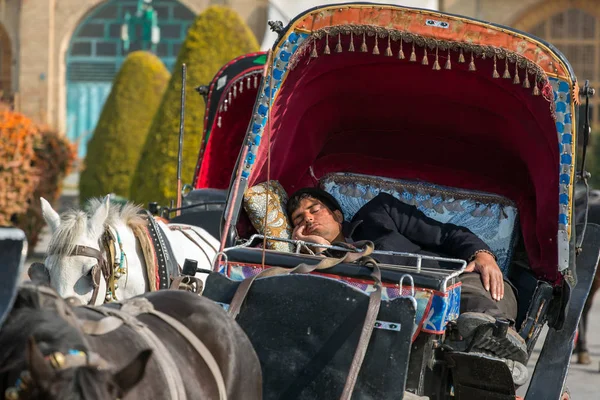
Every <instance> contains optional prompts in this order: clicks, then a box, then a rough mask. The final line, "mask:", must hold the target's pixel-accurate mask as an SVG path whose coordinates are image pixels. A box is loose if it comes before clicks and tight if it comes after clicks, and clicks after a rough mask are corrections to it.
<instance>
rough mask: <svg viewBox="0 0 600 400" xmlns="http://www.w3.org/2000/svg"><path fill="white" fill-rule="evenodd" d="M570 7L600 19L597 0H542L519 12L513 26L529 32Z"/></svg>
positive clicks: (599, 3)
mask: <svg viewBox="0 0 600 400" xmlns="http://www.w3.org/2000/svg"><path fill="white" fill-rule="evenodd" d="M569 8H578V9H580V10H583V11H585V12H587V13H589V14H592V15H594V16H595V17H596V18H598V19H600V2H598V1H596V0H541V1H539V2H538V3H537V4H534V5H533V6H531V7H529V8H528V9H527V10H525V11H524V12H523V13H521V14H519V15H518V16H517V17H516V18H515V21H514V22H513V23H512V24H511V26H512V27H514V28H516V29H519V30H522V31H525V32H529V31H530V30H531V29H533V28H534V27H535V26H537V25H538V24H540V23H542V22H544V21H547V20H548V19H550V18H551V17H552V16H554V15H556V14H559V13H561V12H563V11H565V10H568V9H569Z"/></svg>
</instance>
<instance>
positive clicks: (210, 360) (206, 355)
mask: <svg viewBox="0 0 600 400" xmlns="http://www.w3.org/2000/svg"><path fill="white" fill-rule="evenodd" d="M147 313H148V314H152V315H154V316H156V317H158V318H160V319H162V320H163V321H164V322H166V323H167V324H169V325H171V326H172V327H173V328H174V329H175V330H177V332H179V333H180V334H181V335H182V336H183V337H184V338H185V339H186V340H187V341H188V343H189V344H190V345H192V347H193V348H194V350H196V352H197V353H198V354H199V355H200V357H202V359H203V360H204V362H205V363H206V365H207V366H208V369H209V370H210V372H211V373H212V375H213V378H214V379H215V382H216V383H217V389H218V391H219V400H227V388H226V386H225V379H223V374H221V369H220V368H219V364H218V363H217V360H215V358H214V357H213V355H212V353H211V352H210V350H209V349H208V348H207V347H206V346H205V345H204V343H202V341H201V340H200V339H198V337H197V336H196V335H194V334H193V333H192V332H191V331H190V330H189V329H188V328H187V327H186V326H185V325H183V324H182V323H181V322H179V321H178V320H176V319H175V318H173V317H171V316H170V315H167V314H165V313H162V312H160V311H157V310H153V311H151V312H147Z"/></svg>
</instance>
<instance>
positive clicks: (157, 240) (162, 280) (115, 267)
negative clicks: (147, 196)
mask: <svg viewBox="0 0 600 400" xmlns="http://www.w3.org/2000/svg"><path fill="white" fill-rule="evenodd" d="M146 213H147V212H146ZM147 220H148V234H149V236H150V238H151V241H152V245H153V247H154V251H155V253H156V267H157V269H158V276H159V289H168V288H169V286H170V283H171V280H173V279H176V278H177V277H178V276H179V265H178V264H177V261H176V259H175V254H174V252H173V249H172V248H171V246H170V245H169V242H168V241H167V240H166V237H165V233H164V232H163V230H162V229H161V227H160V226H159V225H158V224H157V223H156V221H155V219H154V217H153V216H152V215H151V214H149V213H147ZM138 240H139V239H138ZM120 245H121V241H120V238H119V237H118V233H117V237H115V235H113V234H112V232H111V230H110V228H107V229H106V230H105V231H104V233H103V234H102V236H101V238H100V246H101V247H104V250H105V251H106V253H107V254H108V255H109V257H108V259H107V258H105V257H104V254H103V253H102V251H100V250H97V249H95V248H93V247H89V246H84V245H76V246H75V247H74V248H73V251H71V253H69V254H68V255H69V256H83V257H90V258H95V259H96V261H97V263H96V264H95V265H94V266H93V267H92V269H91V271H90V275H91V278H92V285H93V290H92V297H91V298H90V301H89V303H88V305H94V304H96V300H97V299H98V292H99V291H100V279H101V278H102V277H103V278H104V280H105V282H106V294H105V298H104V302H105V303H108V302H111V301H117V300H118V299H117V296H116V289H117V288H118V284H117V280H118V279H119V278H120V277H121V275H123V274H126V273H127V269H126V268H125V267H124V266H123V261H124V260H123V258H124V255H125V253H124V252H123V248H122V247H121V249H120V250H121V257H120V260H117V258H116V253H117V252H116V249H117V246H120ZM178 282H179V281H178Z"/></svg>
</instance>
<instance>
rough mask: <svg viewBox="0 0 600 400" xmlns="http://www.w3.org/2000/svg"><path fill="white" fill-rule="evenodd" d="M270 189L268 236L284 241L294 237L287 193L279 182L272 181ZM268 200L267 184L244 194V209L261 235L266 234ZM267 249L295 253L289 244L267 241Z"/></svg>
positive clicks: (259, 185)
mask: <svg viewBox="0 0 600 400" xmlns="http://www.w3.org/2000/svg"><path fill="white" fill-rule="evenodd" d="M270 182H271V185H270V189H269V216H268V219H267V229H266V235H267V236H273V237H278V238H283V239H290V238H291V236H292V225H291V224H290V222H289V221H288V217H287V213H286V212H285V208H286V205H287V201H288V197H287V193H286V192H285V190H284V189H283V187H282V186H281V184H279V182H277V181H270ZM266 200H267V182H263V183H260V184H258V185H256V186H253V187H251V188H249V189H248V190H246V193H244V209H245V210H246V213H248V217H249V218H250V222H252V225H253V226H254V228H255V229H256V230H257V232H259V233H261V234H262V233H264V228H265V214H266V203H267V202H266ZM267 248H268V249H272V250H278V251H293V246H292V245H291V244H289V243H284V242H276V241H273V240H268V241H267Z"/></svg>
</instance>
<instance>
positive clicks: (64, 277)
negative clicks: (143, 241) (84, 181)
mask: <svg viewBox="0 0 600 400" xmlns="http://www.w3.org/2000/svg"><path fill="white" fill-rule="evenodd" d="M41 202H42V212H43V216H44V219H45V220H46V222H47V223H48V225H49V226H50V230H51V232H52V237H51V239H50V243H49V246H48V252H47V256H46V259H45V260H44V265H45V268H46V270H47V272H48V274H47V275H48V277H49V279H50V285H51V286H52V287H53V288H54V289H55V290H56V291H57V292H58V294H59V295H60V296H61V297H63V298H65V297H75V298H77V299H79V300H80V301H81V302H82V303H83V304H91V302H90V300H91V299H92V294H93V291H94V280H96V279H94V276H93V275H94V271H93V270H94V268H93V267H94V266H95V265H96V264H98V260H97V259H96V258H94V257H93V256H89V255H74V250H75V249H76V248H83V247H88V248H91V249H95V250H98V251H99V252H101V253H102V255H103V257H104V259H105V260H110V255H109V254H107V253H108V251H107V250H106V249H105V247H106V246H103V245H102V244H101V239H102V236H103V234H104V232H105V231H106V230H108V231H109V232H110V233H111V234H112V236H113V237H115V238H118V241H120V242H121V245H120V246H119V245H115V246H114V252H115V259H118V260H123V263H122V266H124V267H125V268H124V269H123V271H122V272H123V273H117V274H115V279H116V286H115V293H114V294H115V295H116V298H117V299H118V300H122V299H127V298H130V297H133V296H137V295H139V294H142V293H144V292H148V291H150V285H149V279H148V277H147V272H146V271H147V268H146V261H145V258H144V255H143V251H142V249H141V246H140V244H139V242H138V240H137V239H136V237H135V236H134V229H135V228H136V227H140V226H143V225H146V223H147V221H146V220H145V218H144V217H143V216H142V215H140V214H139V212H140V210H141V207H139V206H136V205H133V204H131V203H127V204H125V205H122V206H118V205H114V204H110V201H109V197H108V196H107V197H105V198H104V199H92V200H90V201H89V203H88V211H87V212H85V211H81V210H70V211H67V212H65V213H63V214H62V216H59V215H58V213H57V212H56V211H54V209H53V208H52V206H51V205H50V203H48V202H47V201H46V200H45V199H43V198H42V199H41ZM158 223H159V225H160V227H161V228H162V229H163V232H164V233H165V237H166V240H167V241H168V242H169V244H170V246H171V248H172V249H173V253H174V254H175V258H176V260H177V264H178V265H179V266H183V263H184V261H185V259H186V258H187V259H190V260H195V261H197V262H198V268H204V269H211V266H212V261H213V259H214V257H215V255H216V254H217V252H218V248H219V242H218V241H217V240H216V239H215V238H214V237H212V236H211V235H210V234H209V233H208V232H206V231H205V230H204V229H202V228H199V227H196V226H191V225H184V224H168V225H167V224H164V223H163V222H161V221H159V222H158ZM171 228H175V230H172V229H171ZM177 228H183V229H184V231H185V233H184V232H182V231H181V230H177ZM92 252H94V251H93V250H92ZM196 277H198V278H199V279H201V280H202V282H203V283H205V281H206V277H207V274H204V273H198V274H196ZM97 281H99V282H97V283H99V288H98V289H97V293H98V296H97V298H96V300H95V302H94V305H100V304H102V303H104V301H105V296H106V294H107V288H106V287H107V285H106V282H105V279H103V278H101V279H97Z"/></svg>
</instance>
